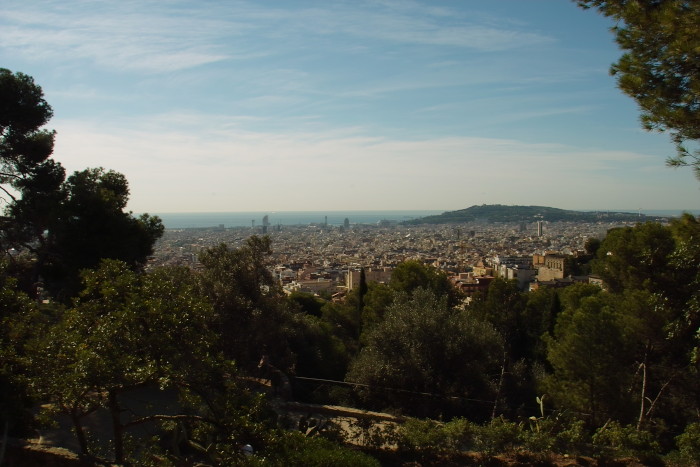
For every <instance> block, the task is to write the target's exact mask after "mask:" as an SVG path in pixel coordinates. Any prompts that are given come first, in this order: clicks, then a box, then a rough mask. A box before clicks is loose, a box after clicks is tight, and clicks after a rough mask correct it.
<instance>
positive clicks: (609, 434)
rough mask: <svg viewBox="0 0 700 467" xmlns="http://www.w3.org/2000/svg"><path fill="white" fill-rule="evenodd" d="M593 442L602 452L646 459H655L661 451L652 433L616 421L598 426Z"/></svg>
mask: <svg viewBox="0 0 700 467" xmlns="http://www.w3.org/2000/svg"><path fill="white" fill-rule="evenodd" d="M593 444H595V445H596V447H598V448H600V449H601V450H602V451H603V453H604V454H605V453H607V454H610V455H613V456H616V457H625V456H629V457H636V458H638V459H640V460H646V461H652V460H657V459H658V457H659V453H660V452H661V446H660V445H659V443H658V441H656V439H655V437H654V435H653V434H652V433H650V432H648V431H646V430H637V429H636V428H635V427H634V426H632V425H627V426H621V425H620V424H619V423H618V422H610V423H609V424H607V425H606V426H603V427H602V428H599V429H598V430H597V431H596V432H595V434H594V435H593Z"/></svg>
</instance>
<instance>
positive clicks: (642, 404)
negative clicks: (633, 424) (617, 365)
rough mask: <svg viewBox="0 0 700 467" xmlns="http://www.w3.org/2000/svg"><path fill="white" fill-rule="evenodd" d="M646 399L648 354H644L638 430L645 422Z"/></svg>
mask: <svg viewBox="0 0 700 467" xmlns="http://www.w3.org/2000/svg"><path fill="white" fill-rule="evenodd" d="M646 399H647V364H646V355H645V356H644V363H642V397H641V401H640V403H639V420H637V431H639V430H641V429H642V423H644V412H645V411H646Z"/></svg>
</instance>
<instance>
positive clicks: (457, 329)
mask: <svg viewBox="0 0 700 467" xmlns="http://www.w3.org/2000/svg"><path fill="white" fill-rule="evenodd" d="M366 341H367V343H366V345H365V347H364V348H363V349H362V350H361V351H360V354H359V356H358V357H357V359H356V360H355V361H354V362H353V363H352V364H351V368H350V371H349V372H348V376H347V380H348V381H352V382H356V383H362V384H366V385H369V388H368V389H366V390H363V393H364V394H365V396H366V398H367V399H368V400H369V401H370V402H371V403H372V404H373V405H374V406H375V407H377V408H385V407H386V406H387V405H388V406H391V407H395V408H401V409H403V410H405V411H406V412H408V413H411V414H413V415H418V416H437V415H438V414H440V413H442V414H445V415H454V414H455V413H462V414H463V413H465V412H469V413H471V414H472V415H475V416H482V417H483V416H485V415H486V414H487V413H488V412H489V411H490V404H487V405H484V403H483V402H476V403H475V404H474V403H470V402H468V401H467V398H468V399H479V400H482V401H483V400H486V401H490V400H493V399H492V397H493V396H494V384H493V381H492V380H491V378H492V377H493V375H496V374H497V373H498V368H499V363H500V359H501V355H502V349H503V347H502V341H501V338H500V336H499V335H498V333H497V332H496V331H495V330H494V329H493V328H492V327H491V326H490V325H489V324H487V323H485V322H483V321H480V320H478V319H476V318H475V317H473V316H471V315H469V314H468V313H467V312H464V311H457V310H454V309H453V308H451V307H450V306H449V305H448V303H447V298H446V297H445V296H437V295H435V294H434V293H433V292H432V291H430V290H426V289H423V288H418V289H416V290H414V291H413V293H412V294H410V295H408V294H405V295H403V296H402V297H399V298H397V299H396V300H395V301H394V303H393V304H392V305H391V306H390V307H389V309H388V310H387V313H386V316H385V318H384V320H383V321H381V322H379V323H378V324H376V325H375V326H374V327H373V328H372V329H371V330H369V331H368V334H367V338H366Z"/></svg>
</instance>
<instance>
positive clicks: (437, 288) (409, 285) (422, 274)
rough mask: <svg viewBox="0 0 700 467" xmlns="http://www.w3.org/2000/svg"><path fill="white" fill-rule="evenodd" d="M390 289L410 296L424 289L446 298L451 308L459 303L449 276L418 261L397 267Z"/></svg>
mask: <svg viewBox="0 0 700 467" xmlns="http://www.w3.org/2000/svg"><path fill="white" fill-rule="evenodd" d="M389 287H391V288H392V289H393V290H395V291H397V292H404V293H408V294H410V293H412V292H413V291H414V290H415V289H417V288H419V287H422V288H424V289H429V290H432V291H433V292H434V293H435V294H436V295H438V296H442V295H444V296H446V297H447V298H448V303H449V305H450V306H454V305H456V304H457V303H458V302H459V293H458V291H457V289H456V288H455V287H453V286H452V284H451V283H450V281H449V279H448V278H447V275H446V274H445V273H444V272H442V271H440V270H439V269H436V268H434V267H432V266H426V265H425V264H423V263H422V262H420V261H417V260H409V261H404V262H403V263H401V264H399V265H398V266H396V267H395V268H394V270H393V271H392V272H391V280H390V281H389Z"/></svg>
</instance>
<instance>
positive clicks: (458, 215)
mask: <svg viewBox="0 0 700 467" xmlns="http://www.w3.org/2000/svg"><path fill="white" fill-rule="evenodd" d="M599 219H600V213H598V212H582V211H569V210H566V209H558V208H551V207H547V206H504V205H501V204H482V205H481V206H471V207H469V208H466V209H460V210H458V211H448V212H444V213H442V214H438V215H435V216H426V217H421V218H418V219H414V220H410V221H406V222H404V223H405V224H453V223H465V222H474V221H484V220H486V221H488V222H534V220H544V221H550V222H557V221H567V222H575V221H578V222H596V221H598V220H599ZM606 219H609V220H617V221H637V220H638V219H639V218H638V214H636V213H635V214H633V213H624V212H617V213H608V214H607V216H606Z"/></svg>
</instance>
